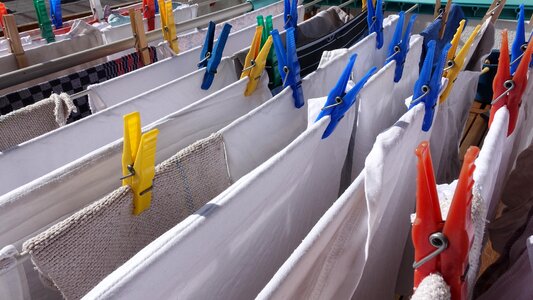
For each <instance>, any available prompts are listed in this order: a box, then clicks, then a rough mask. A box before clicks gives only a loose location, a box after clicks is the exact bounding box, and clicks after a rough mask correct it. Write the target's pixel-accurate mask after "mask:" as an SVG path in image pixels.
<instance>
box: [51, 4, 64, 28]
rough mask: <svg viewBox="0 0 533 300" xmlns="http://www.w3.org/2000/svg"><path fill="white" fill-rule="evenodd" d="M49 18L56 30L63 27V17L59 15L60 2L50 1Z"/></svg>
mask: <svg viewBox="0 0 533 300" xmlns="http://www.w3.org/2000/svg"><path fill="white" fill-rule="evenodd" d="M50 18H51V19H52V23H54V26H55V27H56V29H59V28H61V27H63V16H62V13H61V0H50Z"/></svg>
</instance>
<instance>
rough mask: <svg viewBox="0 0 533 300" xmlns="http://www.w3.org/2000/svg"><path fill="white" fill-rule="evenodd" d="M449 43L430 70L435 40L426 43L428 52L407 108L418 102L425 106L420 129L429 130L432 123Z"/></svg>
mask: <svg viewBox="0 0 533 300" xmlns="http://www.w3.org/2000/svg"><path fill="white" fill-rule="evenodd" d="M450 47H451V44H450V43H448V44H446V45H445V46H444V49H443V51H442V53H441V57H440V59H439V61H438V63H437V67H436V68H435V69H434V70H432V64H433V57H434V56H435V55H437V54H436V53H435V51H436V42H435V41H430V42H429V43H428V52H427V55H426V58H425V59H424V64H423V66H422V70H421V72H420V76H419V78H418V80H417V81H416V83H415V89H414V92H413V100H412V101H411V104H410V106H409V109H411V108H413V107H415V106H416V105H417V104H418V103H420V102H423V103H424V106H425V114H424V121H423V123H422V130H423V131H426V132H427V131H429V129H430V128H431V125H432V124H433V117H434V115H435V107H436V106H437V99H438V98H439V93H440V88H441V78H442V73H443V70H444V64H445V61H446V56H447V54H448V51H449V50H450Z"/></svg>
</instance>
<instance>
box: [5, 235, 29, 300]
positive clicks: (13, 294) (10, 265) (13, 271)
mask: <svg viewBox="0 0 533 300" xmlns="http://www.w3.org/2000/svg"><path fill="white" fill-rule="evenodd" d="M18 254H19V253H18V251H17V249H15V247H13V246H6V247H4V248H2V249H0V294H1V295H2V297H5V298H6V299H14V300H19V299H31V298H30V294H29V288H28V282H27V280H26V277H25V276H24V268H23V267H22V265H21V264H18V263H17V259H16V257H15V255H18Z"/></svg>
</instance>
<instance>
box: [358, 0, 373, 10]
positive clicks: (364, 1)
mask: <svg viewBox="0 0 533 300" xmlns="http://www.w3.org/2000/svg"><path fill="white" fill-rule="evenodd" d="M372 4H374V5H375V4H376V0H372ZM366 10H367V5H366V0H362V1H361V11H366Z"/></svg>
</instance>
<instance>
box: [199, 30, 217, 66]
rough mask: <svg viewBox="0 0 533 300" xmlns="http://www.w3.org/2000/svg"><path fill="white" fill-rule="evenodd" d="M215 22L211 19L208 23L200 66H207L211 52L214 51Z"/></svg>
mask: <svg viewBox="0 0 533 300" xmlns="http://www.w3.org/2000/svg"><path fill="white" fill-rule="evenodd" d="M215 26H216V25H215V23H214V22H212V21H209V24H208V25H207V33H206V35H205V41H204V46H203V47H202V51H201V52H200V62H199V63H198V68H205V67H207V60H208V59H209V58H210V57H211V54H212V53H211V52H212V51H213V43H214V41H215Z"/></svg>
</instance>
